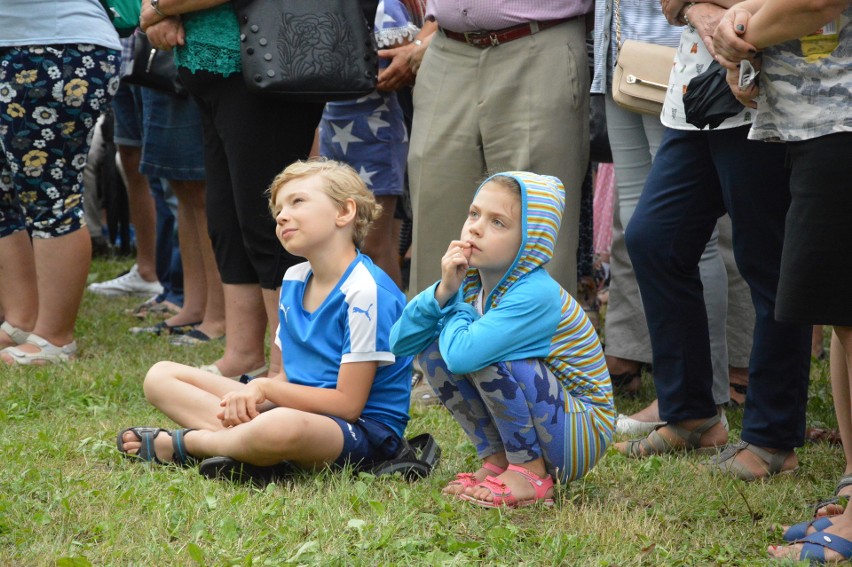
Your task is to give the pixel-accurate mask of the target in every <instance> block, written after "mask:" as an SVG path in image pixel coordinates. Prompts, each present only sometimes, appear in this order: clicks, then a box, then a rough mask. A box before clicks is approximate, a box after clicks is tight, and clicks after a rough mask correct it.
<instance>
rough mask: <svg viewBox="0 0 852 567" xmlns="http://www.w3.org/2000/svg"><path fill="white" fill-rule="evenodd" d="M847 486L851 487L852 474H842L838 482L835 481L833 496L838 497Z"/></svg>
mask: <svg viewBox="0 0 852 567" xmlns="http://www.w3.org/2000/svg"><path fill="white" fill-rule="evenodd" d="M847 486H852V473H849V474H844V475H843V476H841V477H840V480H838V481H837V486H835V487H834V494H835V496H837V495H839V494H840V491H841V490H843V489H844V488H846V487H847Z"/></svg>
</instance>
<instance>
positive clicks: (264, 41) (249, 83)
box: [234, 0, 379, 102]
mask: <svg viewBox="0 0 852 567" xmlns="http://www.w3.org/2000/svg"><path fill="white" fill-rule="evenodd" d="M234 5H235V8H236V11H237V18H238V20H239V24H240V42H241V46H240V61H241V63H242V73H243V80H244V81H245V84H246V87H247V88H248V90H249V91H252V92H256V93H259V94H263V95H267V96H272V97H275V98H280V99H282V100H293V101H308V102H327V101H332V100H346V99H353V98H358V97H362V96H365V95H367V94H369V93H371V92H373V91H374V90H375V89H376V83H377V79H378V65H379V58H378V54H377V46H376V41H375V38H374V37H373V23H372V22H369V23H368V22H367V19H366V18H365V16H364V12H363V11H362V9H361V6H360V5H359V3H358V2H354V1H352V0H239V1H235V2H234Z"/></svg>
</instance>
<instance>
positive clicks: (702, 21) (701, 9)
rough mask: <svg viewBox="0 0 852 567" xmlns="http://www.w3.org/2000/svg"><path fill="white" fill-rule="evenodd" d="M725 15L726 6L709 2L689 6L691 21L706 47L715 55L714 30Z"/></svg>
mask: <svg viewBox="0 0 852 567" xmlns="http://www.w3.org/2000/svg"><path fill="white" fill-rule="evenodd" d="M724 15H725V9H724V8H722V7H720V6H717V5H716V4H710V3H708V2H701V3H699V4H694V5H693V6H692V7H691V8H689V13H688V18H689V23H690V24H691V25H692V26H693V27H694V28H695V31H696V33H698V37H700V38H701V41H702V42H704V47H706V48H707V51H708V52H710V54H711V55H713V32H715V31H716V26H718V25H719V22H720V21H721V20H722V16H724Z"/></svg>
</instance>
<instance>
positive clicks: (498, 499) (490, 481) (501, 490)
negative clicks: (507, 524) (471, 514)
mask: <svg viewBox="0 0 852 567" xmlns="http://www.w3.org/2000/svg"><path fill="white" fill-rule="evenodd" d="M508 470H510V471H514V472H516V473H518V474H519V475H521V476H523V477H524V478H526V479H527V481H528V482H529V483H530V484H531V485H532V487H533V488H534V489H535V496H533V497H532V498H527V499H524V500H518V499H517V498H516V497H515V495H514V494H512V491H511V490H510V489H509V487H508V486H506V484H505V483H504V482H503V481H501V480H499V479H498V478H496V477H493V476H489V477H488V478H486V479H485V480H484V481H482V482H480V483H478V484H476V486H478V487H481V488H485V489H487V490H488V491H489V492H491V494H492V496H493V498H494V499H493V500H492V501H490V502H489V501H488V500H479V499H478V498H473V497H471V496H468V495H466V494H460V495H459V496H461V498H463V499H465V500H468V501H470V502H473V503H474V504H476V505H477V506H482V507H484V508H503V507H505V508H523V507H524V506H531V505H533V504H543V505H545V506H553V504H554V502H553V497H552V496H547V493H548V492H549V491H550V490H551V489H552V488H553V478H552V477H551V476H550V475H547V476H546V477H543V478H542V477H540V476H538V475H536V474H535V473H533V472H531V471H529V470H527V469H525V468H523V467H519V466H517V465H509V469H508Z"/></svg>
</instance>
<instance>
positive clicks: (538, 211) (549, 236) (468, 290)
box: [463, 171, 565, 311]
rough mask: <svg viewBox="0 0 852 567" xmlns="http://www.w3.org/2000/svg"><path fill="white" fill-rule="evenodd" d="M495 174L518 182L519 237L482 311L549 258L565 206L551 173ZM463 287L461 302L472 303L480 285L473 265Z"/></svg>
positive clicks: (562, 188)
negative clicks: (511, 260) (511, 258)
mask: <svg viewBox="0 0 852 567" xmlns="http://www.w3.org/2000/svg"><path fill="white" fill-rule="evenodd" d="M496 175H499V176H503V177H511V178H512V179H514V180H515V181H517V182H518V184H519V185H520V186H521V221H522V223H523V224H522V227H521V231H522V241H521V248H520V250H518V255H517V256H516V257H515V261H514V263H513V264H512V266H511V267H510V268H509V269H508V270H507V272H506V274H505V275H504V276H503V279H502V280H500V283H499V284H497V286H496V287H495V288H494V290H493V291H492V292H491V294H490V295H489V296H488V298H487V300H486V301H484V302H483V308H484V310H485V311H487V310H488V309H490V308H493V307H496V306H497V304H498V303H499V302H500V298H501V297H502V296H503V294H505V293H506V290H508V289H509V288H510V287H511V286H512V284H514V283H515V282H516V281H518V280H519V279H520V278H522V277H523V276H524V275H526V274H528V273H530V272H531V271H533V270H535V269H536V268H539V267H541V266H543V265H545V264H547V263H548V262H549V261H550V259H551V258H553V248H554V247H555V246H556V235H557V234H558V233H559V225H560V224H561V223H562V212H563V211H564V209H565V186H564V185H563V184H562V182H561V181H560V180H559V179H557V178H555V177H551V176H549V175H538V174H536V173H530V172H528V171H507V172H503V173H498V174H496ZM493 177H495V175H492V176H491V177H489V178H488V179H486V180H485V181H483V182H482V185H480V186H479V188H478V189H477V190H476V192H477V193H478V192H479V190H480V189H482V186H483V185H485V184H486V183H488V182H489V181H491V179H492V178H493ZM463 289H464V300H465V302H467V303H471V304H473V303H474V302H475V301H476V296H477V295H478V294H479V291H480V289H482V282H481V281H480V279H479V272H478V271H477V270H476V269H470V270H469V271H468V273H467V276H466V277H465V280H464V283H463Z"/></svg>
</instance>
